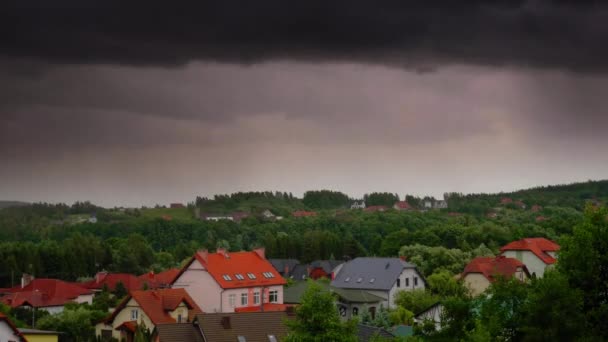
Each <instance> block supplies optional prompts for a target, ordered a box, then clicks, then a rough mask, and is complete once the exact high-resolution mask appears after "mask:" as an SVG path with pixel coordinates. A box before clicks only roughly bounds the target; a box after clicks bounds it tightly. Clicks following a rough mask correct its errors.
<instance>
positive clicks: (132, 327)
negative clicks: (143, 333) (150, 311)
mask: <svg viewBox="0 0 608 342" xmlns="http://www.w3.org/2000/svg"><path fill="white" fill-rule="evenodd" d="M115 330H128V331H130V332H132V333H134V332H135V331H136V330H137V321H126V322H124V323H123V324H121V325H119V326H117V327H116V329H115Z"/></svg>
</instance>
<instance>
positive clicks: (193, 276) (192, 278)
mask: <svg viewBox="0 0 608 342" xmlns="http://www.w3.org/2000/svg"><path fill="white" fill-rule="evenodd" d="M286 283H287V282H286V281H285V279H283V277H281V275H280V274H279V272H277V270H276V269H275V268H274V267H273V266H272V264H271V263H270V262H269V261H268V260H267V259H266V256H265V253H264V248H258V249H255V250H253V251H251V252H234V253H229V252H228V251H226V250H225V249H221V248H218V250H217V251H216V252H215V253H209V252H208V251H207V250H202V251H198V252H197V253H196V254H194V256H193V257H192V258H191V259H190V261H189V262H188V263H187V264H186V265H185V266H184V268H183V269H182V270H181V271H180V273H179V274H178V275H177V277H176V278H175V281H174V282H173V288H184V289H186V291H188V293H189V294H190V296H191V297H192V298H193V299H194V301H195V302H196V303H197V304H198V305H199V306H200V307H202V308H203V309H204V310H205V311H206V312H234V311H235V309H237V308H243V307H251V306H263V305H264V304H283V285H285V284H286Z"/></svg>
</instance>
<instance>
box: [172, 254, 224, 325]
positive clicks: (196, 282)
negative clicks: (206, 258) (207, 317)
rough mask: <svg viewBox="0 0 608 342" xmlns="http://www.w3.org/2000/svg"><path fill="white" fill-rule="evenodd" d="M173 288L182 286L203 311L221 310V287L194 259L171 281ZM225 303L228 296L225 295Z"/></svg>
mask: <svg viewBox="0 0 608 342" xmlns="http://www.w3.org/2000/svg"><path fill="white" fill-rule="evenodd" d="M173 288H176V289H180V288H183V289H185V290H186V292H188V294H189V295H190V297H192V299H193V300H194V302H195V303H196V304H197V305H198V306H199V307H200V308H201V310H203V312H207V313H213V312H222V292H223V290H222V288H221V287H220V286H219V284H218V283H217V282H216V281H215V279H213V277H212V276H211V274H209V272H207V270H206V269H205V268H204V267H203V265H201V263H200V262H198V260H196V259H194V261H193V262H192V264H190V266H189V267H188V269H187V270H186V271H184V273H182V274H181V275H180V276H179V278H177V280H175V282H174V283H173ZM226 303H228V298H227V297H226Z"/></svg>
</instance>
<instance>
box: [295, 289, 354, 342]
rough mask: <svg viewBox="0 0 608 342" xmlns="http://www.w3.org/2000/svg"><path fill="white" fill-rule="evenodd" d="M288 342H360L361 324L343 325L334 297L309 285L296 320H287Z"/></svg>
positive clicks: (346, 323)
mask: <svg viewBox="0 0 608 342" xmlns="http://www.w3.org/2000/svg"><path fill="white" fill-rule="evenodd" d="M286 324H287V327H288V329H289V333H288V335H287V336H286V337H285V339H284V341H286V342H309V341H310V342H322V341H335V342H356V341H357V334H356V333H357V325H356V324H357V321H356V320H351V321H349V322H341V321H340V317H339V315H338V311H337V309H336V304H335V298H334V296H333V294H332V293H330V292H324V291H323V290H322V288H321V286H320V285H318V284H316V283H315V282H313V281H309V284H308V288H307V289H306V291H305V292H304V294H303V296H302V300H301V303H300V306H298V307H297V308H296V318H295V320H287V321H286Z"/></svg>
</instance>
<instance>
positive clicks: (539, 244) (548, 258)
mask: <svg viewBox="0 0 608 342" xmlns="http://www.w3.org/2000/svg"><path fill="white" fill-rule="evenodd" d="M559 248H560V247H559V245H558V244H557V243H555V242H553V241H551V240H549V239H545V238H527V239H521V240H517V241H513V242H511V243H509V244H507V245H506V246H504V247H502V248H501V249H500V251H501V254H502V255H504V256H505V257H507V258H515V259H517V260H519V261H521V262H522V263H524V265H526V267H527V268H528V271H530V274H531V275H532V276H536V277H542V276H543V275H544V274H545V270H546V269H547V268H550V267H553V265H554V264H555V263H556V262H557V255H556V253H557V252H558V251H559Z"/></svg>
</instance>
